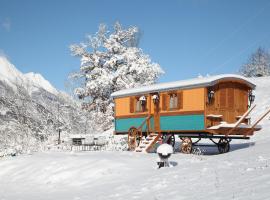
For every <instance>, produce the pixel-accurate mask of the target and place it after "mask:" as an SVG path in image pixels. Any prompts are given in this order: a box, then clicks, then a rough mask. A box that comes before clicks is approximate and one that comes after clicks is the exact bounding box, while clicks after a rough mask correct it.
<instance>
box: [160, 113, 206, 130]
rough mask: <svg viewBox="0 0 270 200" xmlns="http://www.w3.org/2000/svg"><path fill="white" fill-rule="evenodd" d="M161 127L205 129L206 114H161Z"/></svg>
mask: <svg viewBox="0 0 270 200" xmlns="http://www.w3.org/2000/svg"><path fill="white" fill-rule="evenodd" d="M160 129H161V130H162V131H166V130H174V131H175V130H192V131H193V130H194V131H196V130H204V115H176V116H161V117H160Z"/></svg>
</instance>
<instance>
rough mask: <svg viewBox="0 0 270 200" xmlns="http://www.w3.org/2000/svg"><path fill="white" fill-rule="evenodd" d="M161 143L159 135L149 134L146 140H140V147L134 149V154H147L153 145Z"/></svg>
mask: <svg viewBox="0 0 270 200" xmlns="http://www.w3.org/2000/svg"><path fill="white" fill-rule="evenodd" d="M159 141H161V133H158V134H157V133H150V134H149V135H148V136H147V137H146V138H142V140H141V142H140V145H139V146H138V147H137V148H136V149H135V152H145V153H147V152H148V151H149V150H150V149H151V148H152V146H153V145H154V144H156V143H157V142H159Z"/></svg>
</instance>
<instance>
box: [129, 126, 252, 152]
mask: <svg viewBox="0 0 270 200" xmlns="http://www.w3.org/2000/svg"><path fill="white" fill-rule="evenodd" d="M176 136H177V137H179V138H180V140H181V141H182V143H181V146H180V152H182V153H186V154H190V153H192V152H193V149H194V147H195V146H200V144H199V142H200V141H201V140H202V139H209V140H210V141H211V142H212V143H213V144H214V145H216V147H217V149H218V151H219V153H227V152H229V151H230V142H231V141H232V140H234V139H241V140H248V139H250V138H249V137H245V136H237V135H234V136H232V135H230V136H225V135H214V134H211V133H206V132H202V133H165V132H163V133H159V134H157V133H150V134H149V135H147V133H142V132H140V131H139V130H138V129H136V128H135V127H132V128H131V129H130V131H129V133H128V145H129V150H130V151H136V152H142V151H145V152H148V151H149V150H150V149H152V148H153V146H154V145H155V144H156V143H159V144H164V143H167V144H170V145H172V146H173V147H175V141H176ZM203 146H205V145H203ZM208 146H209V145H208Z"/></svg>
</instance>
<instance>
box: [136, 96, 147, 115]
mask: <svg viewBox="0 0 270 200" xmlns="http://www.w3.org/2000/svg"><path fill="white" fill-rule="evenodd" d="M146 105H147V101H146V97H145V96H141V97H137V98H136V101H135V111H136V112H145V111H146Z"/></svg>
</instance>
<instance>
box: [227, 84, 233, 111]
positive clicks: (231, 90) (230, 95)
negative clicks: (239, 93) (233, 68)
mask: <svg viewBox="0 0 270 200" xmlns="http://www.w3.org/2000/svg"><path fill="white" fill-rule="evenodd" d="M228 107H229V108H234V89H233V88H228Z"/></svg>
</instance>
